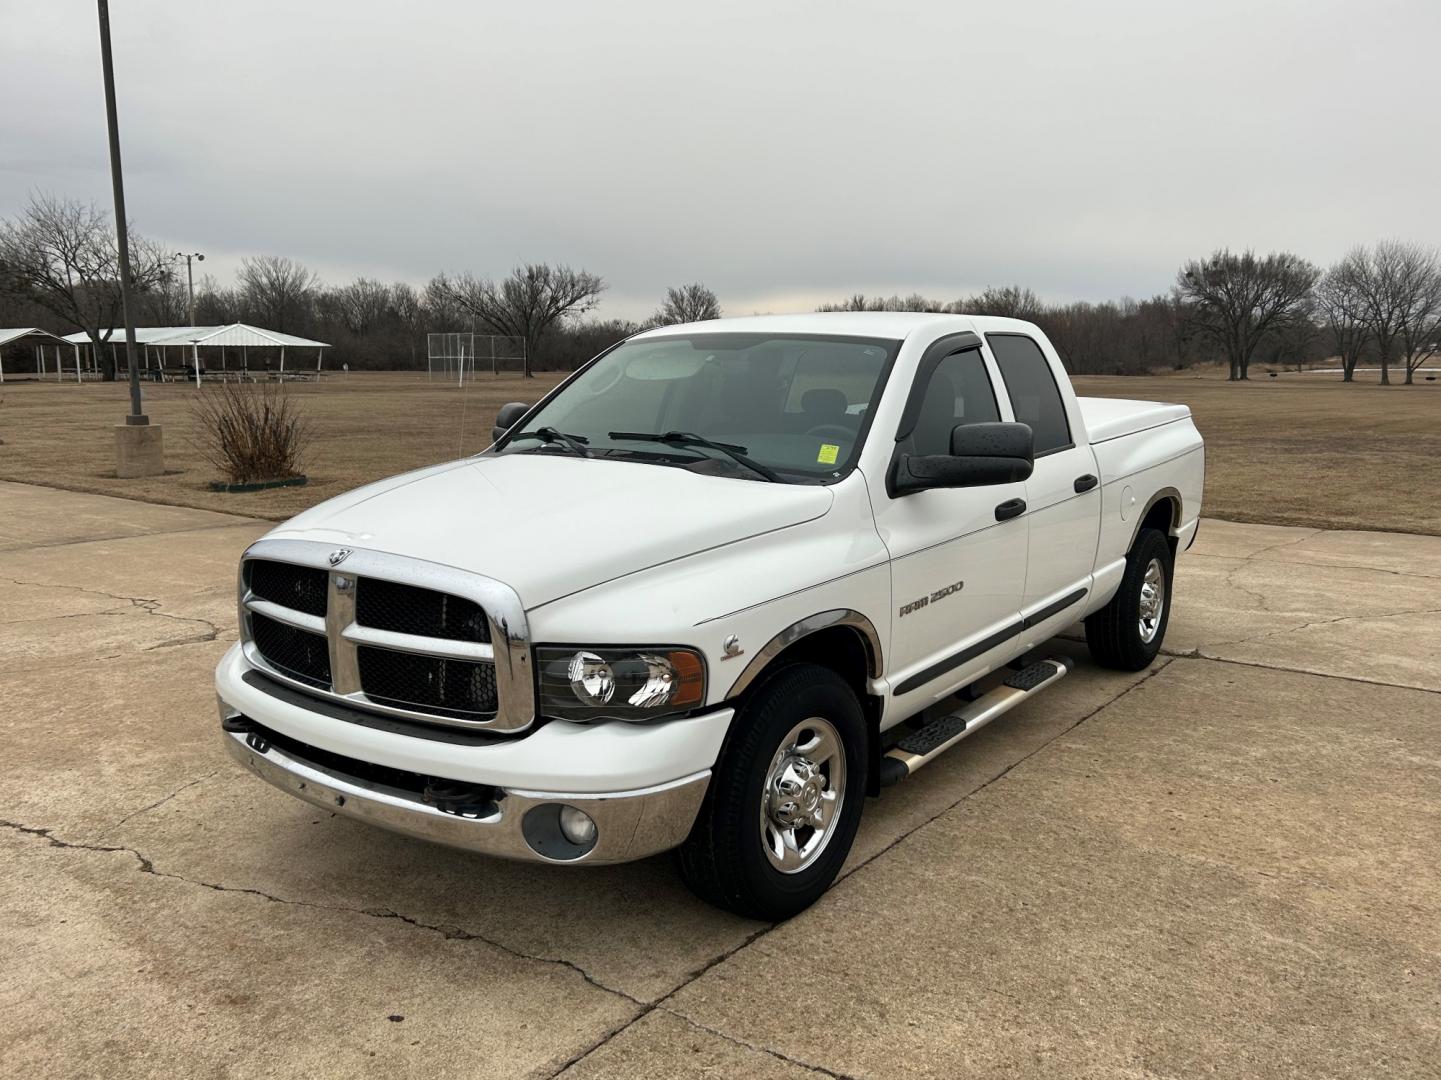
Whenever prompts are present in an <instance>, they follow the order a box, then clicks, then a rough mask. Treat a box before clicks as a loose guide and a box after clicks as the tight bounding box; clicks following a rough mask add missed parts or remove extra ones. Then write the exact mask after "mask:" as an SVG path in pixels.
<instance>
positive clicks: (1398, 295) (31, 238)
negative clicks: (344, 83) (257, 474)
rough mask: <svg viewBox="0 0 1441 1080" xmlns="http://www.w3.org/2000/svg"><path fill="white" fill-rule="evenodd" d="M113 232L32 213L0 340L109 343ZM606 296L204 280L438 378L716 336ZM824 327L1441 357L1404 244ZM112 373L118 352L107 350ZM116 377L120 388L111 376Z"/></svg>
mask: <svg viewBox="0 0 1441 1080" xmlns="http://www.w3.org/2000/svg"><path fill="white" fill-rule="evenodd" d="M114 248H115V240H114V230H113V228H111V225H110V222H109V218H108V215H106V214H105V213H104V212H103V211H100V210H97V209H96V208H95V207H93V206H89V205H86V204H83V203H79V202H75V201H71V200H65V199H59V198H56V197H52V196H34V197H32V199H31V202H30V204H29V205H28V206H27V207H26V208H25V209H24V210H23V211H22V212H21V213H20V214H19V215H17V216H16V217H15V218H13V219H10V220H7V221H4V222H0V326H42V327H45V328H47V329H51V330H56V331H57V332H59V333H67V332H71V331H74V330H77V329H79V330H84V331H85V332H86V333H87V334H89V336H90V338H91V340H92V341H95V342H96V343H102V342H104V341H105V340H107V335H108V333H109V329H110V328H111V327H114V326H116V325H117V324H118V323H119V322H120V321H121V315H120V296H119V293H120V290H119V287H118V273H117V270H116V258H115V250H114ZM131 277H132V283H133V286H134V291H135V295H136V297H137V305H138V310H137V311H136V312H135V320H136V324H137V325H148V326H181V325H188V324H189V322H190V315H189V295H188V288H187V283H186V279H185V274H184V267H183V265H182V263H181V262H180V261H179V259H178V257H177V256H176V255H175V254H174V253H172V252H169V251H167V250H166V249H165V248H164V247H162V246H161V245H159V244H156V243H154V242H152V241H150V240H148V239H146V238H145V237H143V236H139V235H137V234H136V233H135V232H134V231H133V230H132V232H131ZM605 289H606V283H605V281H604V280H603V279H602V278H601V277H600V276H598V275H596V274H593V273H590V272H588V271H586V270H574V269H571V268H570V267H567V266H553V265H550V264H547V263H528V264H525V265H523V266H519V267H516V268H515V269H514V270H512V271H511V273H510V274H509V275H508V276H506V277H504V278H501V279H498V280H491V279H486V278H477V277H474V276H473V275H471V274H468V273H467V274H461V275H459V276H451V275H447V274H443V273H442V274H437V275H436V276H435V277H433V278H432V279H431V280H430V281H429V282H427V283H426V285H425V286H424V287H423V288H415V287H413V286H411V285H409V284H406V283H404V282H400V283H387V282H383V281H376V280H373V279H370V278H357V279H356V280H355V281H352V282H350V283H348V284H345V285H327V284H325V283H323V282H322V281H321V280H320V279H319V277H318V276H317V275H316V274H315V273H314V272H313V271H311V270H310V269H308V268H306V267H305V266H303V265H302V264H301V263H299V262H296V261H295V260H293V259H290V258H286V257H284V256H276V255H262V256H256V257H253V258H247V259H244V260H242V262H241V267H240V270H239V272H238V274H237V275H236V279H235V281H234V283H233V284H229V285H226V284H223V283H221V282H219V281H217V280H215V279H214V278H213V277H211V276H208V275H207V276H202V277H201V279H200V281H199V282H197V284H196V290H195V322H196V324H197V325H202V326H211V325H220V324H226V323H234V322H245V323H253V324H255V325H257V326H261V327H266V328H269V329H272V330H280V331H282V332H284V333H289V334H297V335H299V336H301V337H307V338H313V339H316V340H320V341H325V342H328V343H329V344H331V345H332V346H333V347H334V351H333V352H332V354H331V357H330V360H331V363H332V364H333V365H335V366H338V365H339V364H341V363H346V364H349V365H350V367H351V368H356V369H363V368H405V367H410V368H424V367H425V365H426V356H427V347H426V335H427V334H430V333H455V332H462V333H464V332H475V333H481V334H494V335H500V336H505V337H510V338H514V339H516V340H517V341H518V342H520V343H521V344H522V345H523V351H524V354H525V357H526V364H525V371H526V374H530V373H531V372H532V371H534V370H571V369H573V368H575V367H576V366H577V365H579V364H581V363H583V362H584V361H586V360H588V359H589V358H590V357H592V356H594V355H595V354H596V353H598V352H600V351H601V350H602V349H604V348H605V347H606V346H608V345H610V344H613V343H614V342H616V341H618V340H620V339H621V338H624V337H626V336H628V335H630V334H633V333H636V332H637V331H639V330H643V329H646V328H648V327H651V326H659V325H671V324H675V323H680V322H694V321H701V320H705V319H714V318H719V317H720V315H721V308H720V303H719V301H718V299H717V297H716V295H715V293H713V292H712V291H711V290H710V289H708V288H706V287H705V286H704V285H701V284H690V285H685V286H681V287H679V288H672V289H670V290H668V291H667V294H666V296H665V297H664V298H663V300H662V302H661V304H660V306H659V307H658V308H657V310H656V312H655V313H654V315H652V316H651V317H650V318H649V319H647V320H645V321H644V322H639V323H637V322H631V321H629V320H618V319H612V320H597V319H595V318H593V317H590V312H592V311H593V310H594V308H595V306H596V305H597V303H598V302H599V300H600V297H601V295H602V293H603V292H604V291H605ZM820 310H822V311H922V312H960V313H965V314H973V315H1002V316H1009V317H1013V318H1018V319H1025V320H1028V321H1030V322H1034V323H1037V324H1038V325H1039V326H1040V327H1041V328H1042V329H1043V330H1045V332H1046V333H1047V335H1048V336H1049V337H1050V338H1051V340H1052V341H1053V342H1054V343H1055V345H1056V348H1057V349H1058V350H1059V352H1060V353H1061V356H1062V359H1063V360H1064V361H1065V363H1066V366H1067V367H1068V369H1069V370H1071V371H1072V372H1073V373H1076V374H1117V375H1132V374H1142V373H1145V372H1148V371H1155V370H1159V369H1170V368H1184V367H1186V366H1189V365H1191V364H1195V363H1198V362H1202V361H1209V360H1213V359H1220V360H1224V361H1225V362H1226V363H1227V364H1228V365H1229V369H1230V377H1231V378H1232V379H1246V378H1248V377H1249V372H1250V367H1251V365H1252V364H1253V363H1256V362H1260V363H1263V364H1266V365H1268V366H1272V367H1282V366H1293V365H1294V366H1298V367H1299V366H1304V365H1305V364H1307V363H1311V362H1316V361H1320V360H1324V359H1326V358H1328V357H1337V358H1339V360H1340V363H1341V366H1342V369H1343V373H1344V374H1343V377H1344V378H1345V379H1346V380H1347V381H1350V380H1351V379H1352V378H1353V376H1354V373H1355V371H1356V369H1357V368H1358V366H1361V365H1363V364H1366V365H1369V364H1372V363H1374V364H1376V365H1377V366H1379V368H1380V377H1381V381H1382V382H1383V383H1384V382H1389V381H1390V378H1391V371H1392V369H1393V368H1399V369H1401V370H1403V371H1404V373H1405V381H1406V382H1407V383H1410V382H1411V381H1412V378H1413V375H1414V373H1415V372H1416V371H1417V370H1418V369H1419V368H1420V367H1421V366H1422V365H1423V364H1425V363H1426V362H1427V361H1428V360H1429V359H1431V358H1432V357H1434V356H1435V355H1436V354H1437V351H1438V342H1441V254H1438V252H1437V251H1436V250H1435V249H1434V248H1428V247H1424V246H1422V245H1419V244H1413V243H1407V242H1403V241H1394V240H1393V241H1383V242H1381V243H1378V244H1376V245H1374V246H1370V247H1358V248H1355V249H1353V250H1352V251H1350V252H1348V253H1347V254H1346V256H1345V257H1344V258H1343V259H1341V260H1340V261H1339V262H1338V263H1336V265H1334V266H1332V267H1330V268H1328V269H1325V270H1322V269H1321V268H1319V267H1317V266H1316V265H1314V264H1313V263H1310V262H1308V261H1307V260H1305V259H1303V258H1301V257H1300V256H1298V255H1294V254H1292V253H1290V252H1273V253H1271V254H1269V255H1265V256H1260V255H1257V254H1255V253H1254V252H1251V251H1245V252H1240V253H1236V252H1232V251H1230V250H1227V249H1222V250H1219V251H1216V252H1215V253H1213V254H1212V255H1211V256H1209V257H1208V258H1205V259H1198V260H1191V261H1189V262H1187V263H1185V264H1184V265H1183V266H1182V267H1181V268H1180V269H1179V270H1178V271H1177V274H1176V280H1175V284H1174V286H1173V287H1172V289H1171V291H1170V292H1169V293H1168V294H1164V295H1157V296H1153V297H1151V298H1149V299H1145V300H1132V299H1123V300H1118V301H1105V302H1102V303H1091V302H1074V303H1066V304H1055V303H1046V302H1044V301H1042V300H1041V299H1040V298H1039V297H1038V296H1037V295H1036V294H1035V293H1034V292H1033V291H1032V290H1031V289H1029V288H1024V287H1021V286H1018V285H1012V286H1006V287H1003V288H988V289H985V290H984V291H982V292H980V293H977V294H975V295H971V296H965V297H961V298H959V299H956V300H952V301H941V300H932V299H930V298H927V297H924V296H920V295H915V294H913V295H911V296H906V297H901V296H891V297H868V296H864V295H860V294H857V295H854V296H852V297H850V298H849V299H848V300H845V301H842V302H840V303H836V304H827V305H823V306H822V307H821V308H820ZM97 353H98V354H99V356H100V357H101V360H102V363H103V364H110V363H111V360H110V350H108V349H99V350H97ZM110 374H112V375H113V371H111V372H110Z"/></svg>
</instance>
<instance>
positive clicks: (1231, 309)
mask: <svg viewBox="0 0 1441 1080" xmlns="http://www.w3.org/2000/svg"><path fill="white" fill-rule="evenodd" d="M1318 276H1319V271H1318V270H1317V269H1316V267H1315V266H1313V265H1312V264H1311V263H1309V262H1307V261H1306V260H1305V259H1303V258H1301V257H1300V256H1299V255H1293V254H1291V253H1290V252H1289V251H1278V252H1272V253H1271V254H1270V255H1267V256H1266V257H1265V258H1258V257H1257V256H1256V253H1255V252H1253V251H1245V252H1242V253H1241V254H1239V255H1237V254H1234V253H1232V252H1231V251H1230V250H1228V249H1225V248H1222V249H1221V250H1219V251H1217V252H1215V253H1214V254H1213V255H1212V256H1211V257H1210V258H1209V259H1204V260H1192V261H1190V262H1188V263H1187V264H1186V265H1185V266H1183V267H1181V270H1180V272H1179V273H1177V275H1176V294H1177V296H1178V297H1180V299H1181V300H1183V301H1184V302H1185V303H1186V304H1187V305H1188V307H1189V313H1190V318H1191V320H1192V322H1193V324H1194V325H1195V327H1196V329H1197V330H1198V331H1199V332H1200V333H1202V334H1204V335H1205V336H1207V337H1209V338H1210V339H1211V340H1213V341H1214V342H1215V343H1216V344H1217V345H1219V346H1220V347H1221V349H1222V350H1223V351H1224V352H1225V354H1226V361H1227V363H1228V364H1229V365H1230V376H1229V377H1230V379H1232V380H1233V381H1234V380H1237V379H1245V378H1248V377H1249V376H1248V374H1247V372H1248V369H1249V367H1250V364H1251V357H1252V356H1253V355H1254V354H1255V352H1256V346H1257V345H1258V344H1260V341H1261V339H1262V337H1264V336H1265V334H1266V332H1267V331H1268V330H1269V329H1271V327H1272V326H1273V325H1274V324H1275V323H1276V322H1277V321H1278V320H1281V319H1284V318H1286V317H1288V316H1290V315H1292V314H1293V313H1294V312H1295V311H1296V310H1297V309H1298V308H1300V307H1302V306H1303V305H1305V303H1306V302H1307V298H1308V297H1309V296H1310V293H1311V289H1312V287H1313V286H1314V285H1315V284H1316V279H1317V277H1318Z"/></svg>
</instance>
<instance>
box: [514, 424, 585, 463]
mask: <svg viewBox="0 0 1441 1080" xmlns="http://www.w3.org/2000/svg"><path fill="white" fill-rule="evenodd" d="M516 439H539V440H540V441H541V442H543V443H549V444H550V445H551V446H564V447H565V448H566V449H567V450H569V451H570V452H571V453H573V454H579V455H580V456H581V457H587V458H588V457H591V456H592V455H591V452H590V451H589V450H588V449H587V448H586V444H587V443H589V442H590V440H589V439H587V438H586V437H585V436H584V435H567V434H566V433H565V432H564V431H556V430H555V428H553V427H538V428H536V429H535V430H534V431H522V432H521V433H520V434H519V435H512V436H511V437H510V441H511V442H515V440H516Z"/></svg>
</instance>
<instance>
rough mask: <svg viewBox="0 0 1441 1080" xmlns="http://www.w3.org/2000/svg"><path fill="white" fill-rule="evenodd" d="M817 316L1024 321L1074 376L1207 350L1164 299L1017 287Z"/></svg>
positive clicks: (1121, 371) (1167, 362) (1186, 361)
mask: <svg viewBox="0 0 1441 1080" xmlns="http://www.w3.org/2000/svg"><path fill="white" fill-rule="evenodd" d="M819 310H821V311H923V312H933V313H938V314H939V313H954V314H966V315H999V316H1003V317H1005V318H1010V319H1025V320H1026V321H1028V322H1033V323H1035V324H1036V325H1038V326H1039V327H1040V328H1041V329H1042V330H1044V331H1045V332H1046V336H1047V337H1049V338H1050V339H1051V341H1052V342H1053V343H1054V344H1055V346H1056V351H1057V352H1059V353H1060V354H1061V358H1062V359H1063V360H1064V361H1065V364H1066V368H1067V370H1069V371H1070V372H1071V373H1072V374H1076V375H1142V374H1145V373H1146V372H1148V371H1154V370H1157V369H1158V368H1180V367H1186V366H1188V365H1190V364H1194V363H1197V362H1199V361H1202V360H1206V359H1208V358H1209V357H1210V356H1211V355H1213V354H1212V352H1211V351H1210V350H1209V349H1207V348H1206V347H1205V346H1204V345H1203V344H1201V343H1200V342H1198V341H1197V340H1196V339H1195V335H1194V334H1193V333H1192V332H1191V327H1190V324H1189V322H1188V320H1187V317H1186V314H1187V313H1186V311H1185V308H1184V306H1183V305H1182V304H1181V303H1180V301H1178V300H1177V299H1175V298H1174V297H1169V296H1155V297H1152V298H1151V299H1149V300H1132V299H1129V298H1127V299H1123V300H1108V301H1105V302H1104V303H1098V304H1097V303H1088V302H1085V301H1078V302H1075V303H1070V304H1047V303H1045V302H1043V301H1042V300H1041V299H1040V297H1038V296H1037V295H1036V294H1035V293H1034V292H1033V291H1032V290H1030V289H1028V288H1023V287H1022V286H1019V285H1008V286H1005V287H1001V288H989V289H986V290H984V291H983V292H979V293H975V294H973V295H971V296H964V297H961V298H960V299H958V300H952V301H940V300H932V299H929V298H928V297H924V296H921V295H919V294H915V293H913V294H912V295H910V296H905V297H901V296H890V297H868V296H865V295H863V294H859V293H857V294H856V295H854V296H852V297H851V298H850V299H848V300H846V301H843V302H841V303H837V304H823V305H821V307H820V308H819Z"/></svg>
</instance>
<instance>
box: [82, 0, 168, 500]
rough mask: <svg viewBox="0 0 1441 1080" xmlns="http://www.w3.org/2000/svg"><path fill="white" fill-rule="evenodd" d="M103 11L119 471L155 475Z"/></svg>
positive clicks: (157, 455)
mask: <svg viewBox="0 0 1441 1080" xmlns="http://www.w3.org/2000/svg"><path fill="white" fill-rule="evenodd" d="M96 9H97V13H98V15H99V17H100V68H101V75H102V79H103V81H104V83H105V126H106V129H107V134H108V135H109V137H110V185H111V187H112V188H114V192H115V248H116V255H117V256H118V262H119V264H120V310H121V312H122V313H123V317H124V319H125V362H126V363H127V364H128V365H129V368H130V413H129V415H127V416H126V417H125V423H124V424H123V425H121V426H120V427H117V428H116V430H115V453H116V463H115V474H116V476H118V477H121V478H125V477H132V476H156V475H159V474H160V473H163V472H164V471H165V458H164V453H163V450H162V444H161V441H160V439H161V433H160V428H159V426H158V425H157V426H156V427H153V428H152V427H151V426H150V418H149V417H148V416H146V415H145V413H144V411H143V410H142V409H141V405H140V365H139V364H137V363H136V362H135V322H134V309H133V308H132V307H131V304H130V284H131V282H130V230H129V226H128V224H127V220H126V217H125V181H124V178H123V176H122V170H121V167H120V124H119V121H118V120H117V119H116V117H115V65H114V64H113V63H112V62H111V59H110V4H109V3H108V0H96Z"/></svg>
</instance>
